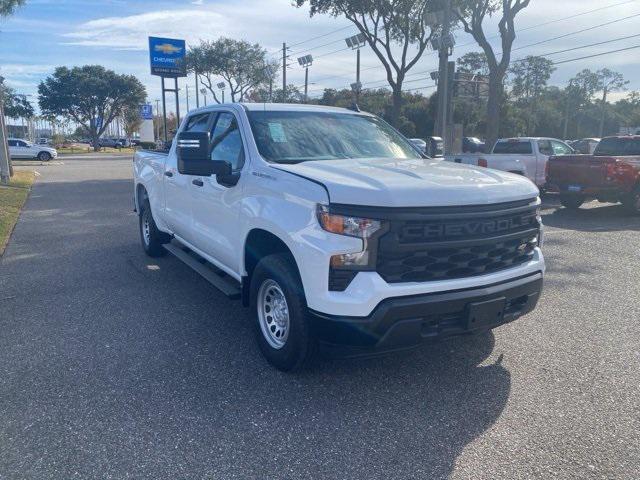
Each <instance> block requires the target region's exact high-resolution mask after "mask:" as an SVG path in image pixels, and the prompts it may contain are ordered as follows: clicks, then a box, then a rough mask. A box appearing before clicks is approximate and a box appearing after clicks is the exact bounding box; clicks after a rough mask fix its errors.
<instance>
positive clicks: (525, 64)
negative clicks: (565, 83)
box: [509, 55, 556, 131]
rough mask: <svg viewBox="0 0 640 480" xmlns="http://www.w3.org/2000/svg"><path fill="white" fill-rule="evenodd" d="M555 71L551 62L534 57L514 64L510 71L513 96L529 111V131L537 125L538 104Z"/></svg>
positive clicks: (528, 57) (530, 56) (531, 56)
mask: <svg viewBox="0 0 640 480" xmlns="http://www.w3.org/2000/svg"><path fill="white" fill-rule="evenodd" d="M555 70H556V68H555V67H554V66H553V62H552V61H551V60H549V59H546V58H544V57H537V56H534V55H529V56H527V57H526V58H524V59H522V60H519V61H517V62H514V64H513V65H512V66H511V68H510V69H509V72H510V73H511V75H512V77H513V80H512V89H511V95H513V96H514V97H515V98H516V100H519V101H520V102H521V103H522V104H523V105H524V106H525V108H526V109H527V110H528V115H527V131H531V130H532V129H533V128H534V126H535V125H536V109H535V108H536V103H537V101H538V99H539V97H540V94H541V93H542V91H543V90H544V89H545V88H546V87H547V82H548V81H549V79H550V78H551V74H553V72H554V71H555Z"/></svg>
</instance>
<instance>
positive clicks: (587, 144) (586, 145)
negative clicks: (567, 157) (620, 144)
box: [571, 138, 600, 155]
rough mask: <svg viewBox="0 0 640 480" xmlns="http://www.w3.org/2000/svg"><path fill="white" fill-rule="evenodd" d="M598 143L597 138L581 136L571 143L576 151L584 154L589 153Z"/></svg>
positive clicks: (591, 152)
mask: <svg viewBox="0 0 640 480" xmlns="http://www.w3.org/2000/svg"><path fill="white" fill-rule="evenodd" d="M599 143H600V139H599V138H583V139H581V140H576V141H574V142H573V143H572V144H571V148H573V149H574V150H575V151H576V153H583V154H585V155H591V154H593V152H594V151H595V150H596V147H597V146H598V144H599Z"/></svg>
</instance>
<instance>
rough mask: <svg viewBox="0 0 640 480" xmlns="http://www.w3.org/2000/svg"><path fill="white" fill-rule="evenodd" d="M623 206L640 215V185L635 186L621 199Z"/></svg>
mask: <svg viewBox="0 0 640 480" xmlns="http://www.w3.org/2000/svg"><path fill="white" fill-rule="evenodd" d="M622 204H623V205H624V208H625V209H626V210H627V211H628V212H629V213H632V214H634V215H640V187H636V188H635V190H633V192H631V193H630V194H629V195H628V196H627V197H626V198H625V199H624V200H623V201H622Z"/></svg>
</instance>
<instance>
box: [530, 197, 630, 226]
mask: <svg viewBox="0 0 640 480" xmlns="http://www.w3.org/2000/svg"><path fill="white" fill-rule="evenodd" d="M542 223H544V225H545V226H549V227H556V228H562V229H565V230H576V231H581V232H616V231H629V230H633V231H639V230H640V216H635V215H632V214H630V213H628V212H627V211H626V210H625V208H624V207H623V206H622V205H621V204H604V203H599V202H589V203H586V204H584V205H583V206H582V207H581V208H580V209H578V210H569V209H567V208H564V207H562V206H561V205H560V203H559V202H558V201H557V200H556V199H553V198H548V197H547V198H545V200H544V203H543V206H542Z"/></svg>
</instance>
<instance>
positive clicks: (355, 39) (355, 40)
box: [344, 33, 367, 105]
mask: <svg viewBox="0 0 640 480" xmlns="http://www.w3.org/2000/svg"><path fill="white" fill-rule="evenodd" d="M344 41H345V42H346V44H347V47H349V48H350V49H352V50H355V51H356V83H354V84H352V86H351V89H352V90H353V94H354V97H355V100H354V101H355V104H356V105H357V104H358V102H359V101H360V92H361V91H362V83H361V82H360V49H361V48H362V47H364V46H365V44H366V43H367V39H366V37H365V36H364V35H363V34H362V33H359V34H357V35H353V36H351V37H348V38H345V39H344ZM354 85H355V88H354Z"/></svg>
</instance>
